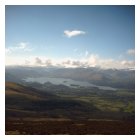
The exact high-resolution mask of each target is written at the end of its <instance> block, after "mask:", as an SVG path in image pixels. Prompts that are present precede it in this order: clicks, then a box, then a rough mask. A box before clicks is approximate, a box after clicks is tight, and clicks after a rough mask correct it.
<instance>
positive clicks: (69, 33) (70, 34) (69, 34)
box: [64, 30, 86, 38]
mask: <svg viewBox="0 0 140 140" xmlns="http://www.w3.org/2000/svg"><path fill="white" fill-rule="evenodd" d="M85 33H86V32H84V31H80V30H72V31H69V30H65V31H64V35H65V36H67V37H68V38H71V37H74V36H79V35H84V34H85Z"/></svg>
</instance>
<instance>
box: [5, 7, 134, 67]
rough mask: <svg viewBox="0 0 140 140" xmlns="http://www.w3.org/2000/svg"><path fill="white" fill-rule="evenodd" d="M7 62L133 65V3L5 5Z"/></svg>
mask: <svg viewBox="0 0 140 140" xmlns="http://www.w3.org/2000/svg"><path fill="white" fill-rule="evenodd" d="M5 54H6V65H24V66H47V67H50V66H59V67H74V68H75V67H101V68H118V69H122V68H134V67H135V7H134V6H132V5H131V6H129V5H124V6H119V5H118V6H115V5H113V6H111V5H110V6H107V5H104V6H101V5H100V6H96V5H93V6H35V5H34V6H23V5H20V6H19V5H17V6H14V5H10V6H6V8H5Z"/></svg>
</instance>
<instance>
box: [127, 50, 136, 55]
mask: <svg viewBox="0 0 140 140" xmlns="http://www.w3.org/2000/svg"><path fill="white" fill-rule="evenodd" d="M127 54H129V55H135V50H134V49H129V50H127Z"/></svg>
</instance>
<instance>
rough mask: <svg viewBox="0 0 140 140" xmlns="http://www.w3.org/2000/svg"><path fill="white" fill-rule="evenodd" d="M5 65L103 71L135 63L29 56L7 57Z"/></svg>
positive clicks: (128, 61) (93, 55)
mask: <svg viewBox="0 0 140 140" xmlns="http://www.w3.org/2000/svg"><path fill="white" fill-rule="evenodd" d="M6 64H7V65H16V64H18V65H27V66H47V67H49V66H54V67H55V66H56V67H57V66H58V67H65V68H70V67H71V68H76V67H100V68H104V69H108V68H116V69H124V68H135V61H133V60H131V61H130V60H125V59H124V60H114V59H104V58H101V57H100V56H99V55H96V54H91V55H88V56H87V57H85V56H83V58H81V59H72V58H64V59H51V58H46V57H42V56H30V57H19V56H8V57H6Z"/></svg>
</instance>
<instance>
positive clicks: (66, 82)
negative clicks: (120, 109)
mask: <svg viewBox="0 0 140 140" xmlns="http://www.w3.org/2000/svg"><path fill="white" fill-rule="evenodd" d="M23 80H24V81H26V82H38V83H41V84H44V83H46V82H50V83H52V84H54V85H65V86H68V87H73V88H76V87H79V86H81V87H97V88H99V89H102V90H116V89H115V88H112V87H108V86H98V85H94V84H91V83H89V82H86V81H76V80H72V79H66V78H48V77H39V78H31V77H28V78H25V79H23Z"/></svg>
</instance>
